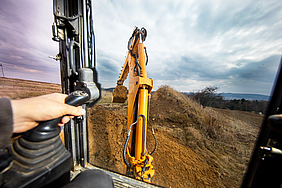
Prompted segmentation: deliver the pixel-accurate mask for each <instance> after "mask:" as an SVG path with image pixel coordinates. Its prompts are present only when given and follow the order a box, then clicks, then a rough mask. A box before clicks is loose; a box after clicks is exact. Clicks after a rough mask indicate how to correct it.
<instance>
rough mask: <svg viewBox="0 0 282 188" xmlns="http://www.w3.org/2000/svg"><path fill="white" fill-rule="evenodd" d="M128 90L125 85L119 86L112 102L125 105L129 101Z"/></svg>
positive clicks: (113, 94) (114, 91) (115, 90)
mask: <svg viewBox="0 0 282 188" xmlns="http://www.w3.org/2000/svg"><path fill="white" fill-rule="evenodd" d="M126 92H127V88H126V87H125V86H123V85H117V86H116V88H115V89H114V90H113V93H112V102H115V103H124V102H125V101H126V99H127V94H126Z"/></svg>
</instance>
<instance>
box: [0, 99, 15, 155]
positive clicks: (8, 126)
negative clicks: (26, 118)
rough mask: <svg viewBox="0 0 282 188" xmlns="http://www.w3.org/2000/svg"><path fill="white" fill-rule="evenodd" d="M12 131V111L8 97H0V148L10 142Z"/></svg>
mask: <svg viewBox="0 0 282 188" xmlns="http://www.w3.org/2000/svg"><path fill="white" fill-rule="evenodd" d="M12 132H13V113H12V107H11V102H10V100H9V99H8V98H0V150H1V149H5V148H6V147H7V146H8V144H9V143H10V139H11V136H12Z"/></svg>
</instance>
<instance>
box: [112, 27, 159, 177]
mask: <svg viewBox="0 0 282 188" xmlns="http://www.w3.org/2000/svg"><path fill="white" fill-rule="evenodd" d="M146 35H147V31H146V30H145V29H144V28H142V29H138V28H137V27H135V29H134V31H133V34H132V36H131V38H130V39H129V44H128V55H127V58H126V60H125V63H124V66H123V69H122V71H121V74H120V77H119V79H118V81H117V85H123V82H124V81H125V79H126V78H127V76H128V79H129V84H128V85H129V88H128V121H127V130H128V131H129V133H131V134H130V136H129V137H128V143H127V145H126V162H128V165H127V164H126V168H125V169H126V173H127V175H130V176H132V177H135V178H136V179H139V180H143V181H146V182H151V181H152V177H153V176H154V173H155V171H154V169H153V166H152V161H153V157H152V156H151V155H149V153H148V151H147V149H146V141H147V140H146V138H147V135H146V134H147V124H148V106H149V97H150V93H151V91H152V88H153V79H151V78H147V70H146V53H145V52H146V51H145V47H144V44H143V42H144V41H145V38H146ZM113 96H114V95H113ZM113 101H115V99H113ZM129 129H130V130H129ZM124 151H125V150H124Z"/></svg>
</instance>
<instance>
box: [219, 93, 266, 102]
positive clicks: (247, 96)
mask: <svg viewBox="0 0 282 188" xmlns="http://www.w3.org/2000/svg"><path fill="white" fill-rule="evenodd" d="M221 96H223V97H224V100H233V99H242V98H244V99H246V100H250V101H251V100H266V101H268V100H269V97H270V96H267V95H260V94H244V93H221Z"/></svg>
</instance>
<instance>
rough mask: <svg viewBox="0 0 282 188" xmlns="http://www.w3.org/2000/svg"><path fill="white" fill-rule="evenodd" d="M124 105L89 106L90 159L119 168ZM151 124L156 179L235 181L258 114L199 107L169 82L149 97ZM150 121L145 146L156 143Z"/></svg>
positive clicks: (208, 183)
mask: <svg viewBox="0 0 282 188" xmlns="http://www.w3.org/2000/svg"><path fill="white" fill-rule="evenodd" d="M126 115H127V108H126V105H120V104H115V103H103V104H99V105H96V106H94V107H93V108H92V109H90V110H89V125H88V126H89V140H90V143H89V146H90V152H89V156H90V163H92V164H94V165H97V166H100V167H102V168H106V169H110V170H113V171H116V172H119V173H123V170H124V163H123V157H122V149H123V145H124V142H125V137H126V124H127V123H126ZM149 119H150V122H151V123H150V124H151V125H153V127H154V129H155V132H156V138H157V142H158V147H157V150H156V152H155V153H154V154H153V157H154V161H153V166H154V169H155V176H154V184H157V185H161V186H165V187H239V186H240V184H241V181H242V178H243V175H244V173H245V170H246V167H247V164H248V161H249V158H250V155H251V151H252V149H253V145H254V142H255V139H256V136H257V134H258V130H259V126H260V124H261V121H262V116H260V115H256V114H251V113H247V112H241V111H231V110H222V109H213V108H203V107H202V106H200V105H199V104H198V103H195V102H193V101H191V100H190V99H189V98H188V97H187V96H186V95H183V94H181V93H179V92H177V91H175V90H173V89H171V88H170V87H167V86H165V87H161V88H160V89H159V90H157V91H156V92H155V93H154V94H153V95H152V99H151V108H150V118H149ZM151 132H152V131H151V129H150V127H148V143H147V150H148V151H149V152H150V151H152V150H153V149H154V146H155V143H154V139H153V137H152V134H151Z"/></svg>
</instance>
